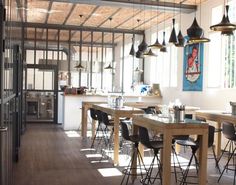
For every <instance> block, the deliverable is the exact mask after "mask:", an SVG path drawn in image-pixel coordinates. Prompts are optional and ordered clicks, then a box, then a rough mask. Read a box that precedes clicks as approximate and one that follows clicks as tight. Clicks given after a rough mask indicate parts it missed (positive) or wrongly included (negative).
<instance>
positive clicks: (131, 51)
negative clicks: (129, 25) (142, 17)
mask: <svg viewBox="0 0 236 185" xmlns="http://www.w3.org/2000/svg"><path fill="white" fill-rule="evenodd" d="M133 17H134V2H133ZM132 22H133V32H134V20H132ZM134 38H135V37H134V33H133V37H132V45H131V49H130V52H129V55H132V56H133V57H134V56H135V49H134Z"/></svg>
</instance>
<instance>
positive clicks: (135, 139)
mask: <svg viewBox="0 0 236 185" xmlns="http://www.w3.org/2000/svg"><path fill="white" fill-rule="evenodd" d="M129 139H130V141H131V142H133V143H139V141H140V139H139V135H130V136H129Z"/></svg>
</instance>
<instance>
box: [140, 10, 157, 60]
mask: <svg viewBox="0 0 236 185" xmlns="http://www.w3.org/2000/svg"><path fill="white" fill-rule="evenodd" d="M144 17H145V16H144ZM151 17H152V11H151ZM150 32H152V29H151V27H150ZM150 40H151V34H150ZM143 56H144V57H156V56H157V55H156V54H155V53H153V51H152V48H149V49H148V50H147V51H146V52H144V53H143Z"/></svg>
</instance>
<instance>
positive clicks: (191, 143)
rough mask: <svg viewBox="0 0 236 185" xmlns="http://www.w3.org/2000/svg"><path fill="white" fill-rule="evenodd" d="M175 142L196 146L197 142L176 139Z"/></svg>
mask: <svg viewBox="0 0 236 185" xmlns="http://www.w3.org/2000/svg"><path fill="white" fill-rule="evenodd" d="M176 143H177V144H179V145H182V146H190V147H195V146H197V144H196V143H195V142H194V141H191V140H176Z"/></svg>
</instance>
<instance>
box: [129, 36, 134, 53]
mask: <svg viewBox="0 0 236 185" xmlns="http://www.w3.org/2000/svg"><path fill="white" fill-rule="evenodd" d="M129 54H130V55H132V56H135V50H134V36H133V38H132V46H131V49H130V52H129Z"/></svg>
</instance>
